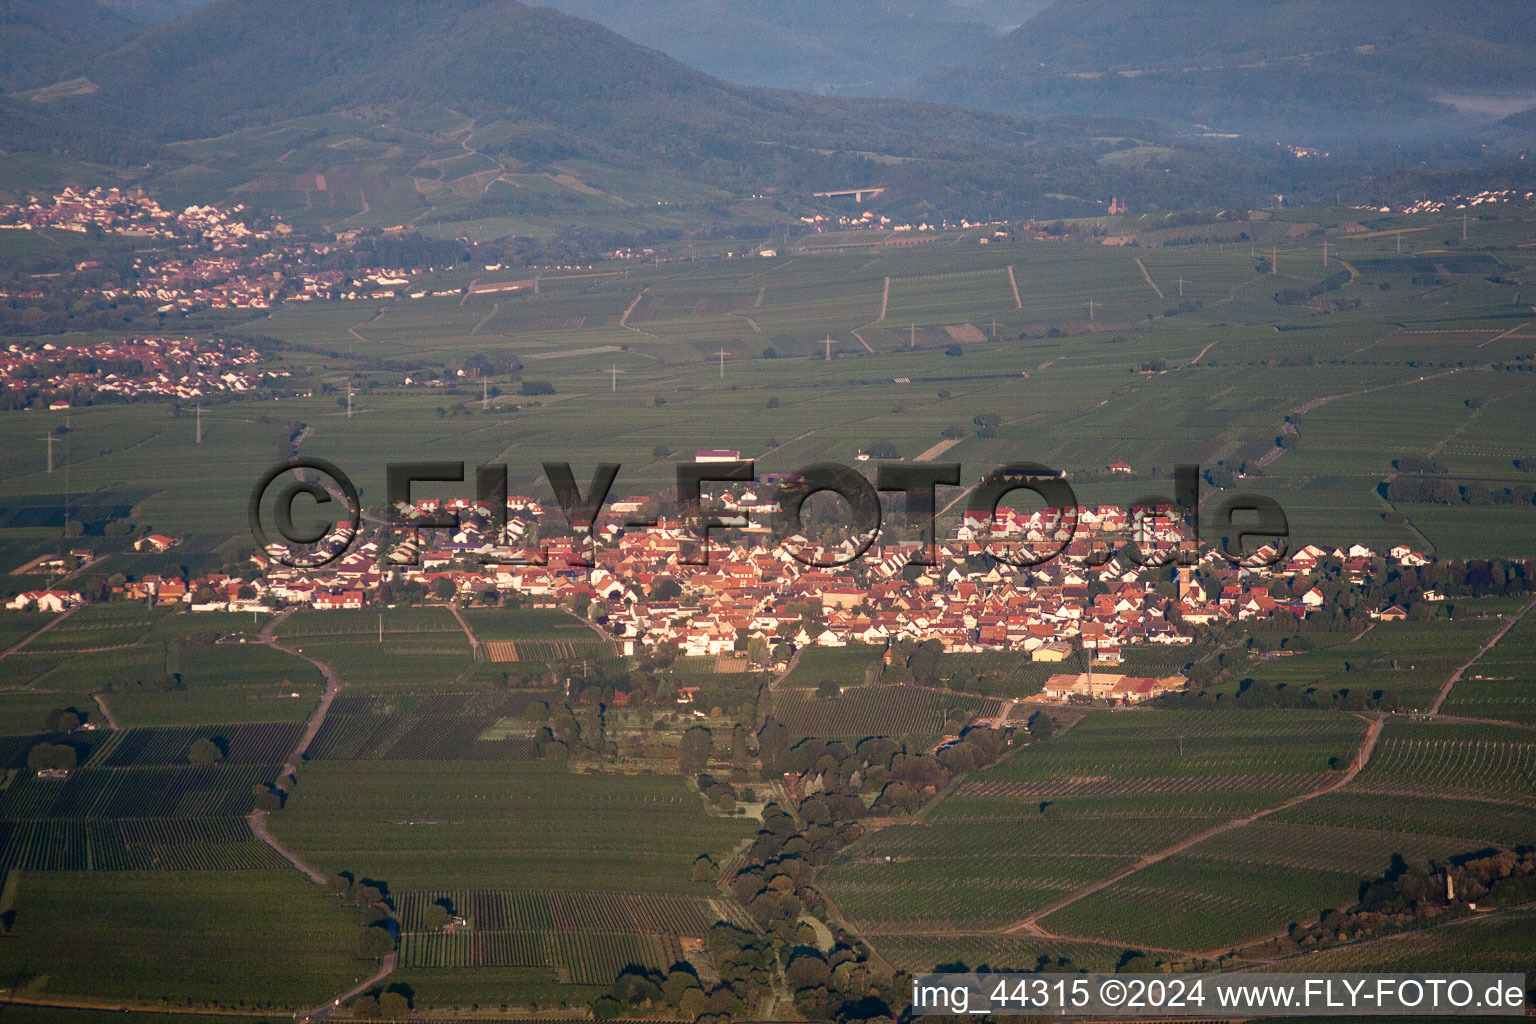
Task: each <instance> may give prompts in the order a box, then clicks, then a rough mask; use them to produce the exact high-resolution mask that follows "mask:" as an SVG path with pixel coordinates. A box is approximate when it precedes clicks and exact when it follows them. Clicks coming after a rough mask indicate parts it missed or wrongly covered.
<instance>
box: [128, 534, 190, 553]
mask: <svg viewBox="0 0 1536 1024" xmlns="http://www.w3.org/2000/svg"><path fill="white" fill-rule="evenodd" d="M178 543H180V542H179V541H178V540H177V539H176V538H175V537H167V536H166V535H165V534H163V533H151V534H149V535H148V536H145V537H140V538H139V539H138V540H136V541H134V542H133V550H135V551H154V552H161V551H169V550H170V549H171V548H173V547H175V546H176V545H177V544H178Z"/></svg>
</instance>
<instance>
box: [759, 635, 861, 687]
mask: <svg viewBox="0 0 1536 1024" xmlns="http://www.w3.org/2000/svg"><path fill="white" fill-rule="evenodd" d="M883 653H884V651H883V649H882V648H879V647H874V646H871V645H868V644H846V645H844V646H842V647H807V648H806V649H805V650H804V651H802V652H800V660H799V662H797V663H796V665H795V667H794V669H792V670H791V671H790V673H789V674H788V675H786V676H785V677H784V678H783V679H781V680H779V686H780V687H786V686H787V687H804V688H808V689H812V690H814V689H815V688H816V687H817V686H820V685H821V683H822V682H823V681H825V680H831V681H832V682H834V683H836V684H837V685H839V686H863V685H864V684H865V683H868V682H872V681H873V679H874V677H875V676H876V674H877V673H876V670H877V669H878V666H879V664H880V656H881V654H883Z"/></svg>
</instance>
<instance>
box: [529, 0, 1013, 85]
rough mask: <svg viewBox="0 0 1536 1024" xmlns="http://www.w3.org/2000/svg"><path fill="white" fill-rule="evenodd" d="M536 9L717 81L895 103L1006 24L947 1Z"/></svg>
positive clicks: (557, 3) (730, 0) (628, 3)
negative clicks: (607, 32) (601, 30)
mask: <svg viewBox="0 0 1536 1024" xmlns="http://www.w3.org/2000/svg"><path fill="white" fill-rule="evenodd" d="M539 2H540V4H541V5H542V6H547V7H552V8H555V9H556V10H560V11H564V12H565V13H566V14H570V15H573V16H575V17H578V18H585V19H587V20H589V21H595V22H597V23H598V24H601V25H605V26H607V27H608V28H611V29H613V30H614V31H615V32H618V33H619V34H620V35H623V36H625V37H627V38H629V39H633V40H634V41H635V42H638V43H642V44H644V45H646V46H650V47H654V48H655V49H658V50H661V51H662V52H664V53H667V54H669V55H671V56H673V57H676V58H677V59H678V60H680V61H682V62H683V63H685V64H687V65H689V66H691V67H695V68H698V69H699V70H701V71H705V72H707V73H709V74H711V75H715V76H717V77H719V78H723V79H726V80H727V81H731V82H738V83H741V84H744V85H766V86H772V87H774V88H780V89H795V90H798V91H801V92H813V93H822V94H826V93H835V94H845V95H850V94H851V95H861V96H894V95H901V94H902V92H903V91H906V90H909V89H910V87H911V86H912V84H913V82H914V81H915V80H916V79H917V78H918V77H919V76H921V75H923V74H924V73H926V72H928V71H931V70H933V69H934V68H937V67H941V66H943V65H946V64H953V63H956V62H958V61H961V60H963V59H964V58H965V57H966V55H967V54H969V53H973V52H975V50H976V49H977V48H979V47H982V46H985V45H987V44H989V43H991V42H992V41H994V40H995V39H996V38H997V35H998V31H997V30H998V25H997V23H996V22H995V20H992V19H995V18H996V17H1000V16H1001V17H1006V14H1007V12H1006V11H1001V10H1000V11H996V12H994V11H993V10H992V9H991V7H986V8H982V7H968V6H962V5H960V4H958V3H955V2H953V0H879V2H874V3H871V2H869V0H857V2H855V3H849V2H847V0H842V2H828V0H773V2H768V3H764V2H754V0H539ZM1015 24H1017V22H1015Z"/></svg>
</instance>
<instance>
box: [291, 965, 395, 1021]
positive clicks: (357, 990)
mask: <svg viewBox="0 0 1536 1024" xmlns="http://www.w3.org/2000/svg"><path fill="white" fill-rule="evenodd" d="M394 970H395V954H393V953H390V954H388V955H387V956H385V957H384V959H383V960H381V961H379V969H378V970H377V971H375V972H374V973H373V975H372V976H370V977H368V978H365V979H364V980H362V981H360V982H358V983H357V984H356V985H353V986H352V987H351V988H349V989H347V990H346V991H345V992H343V993H342V994H341V995H339V996H337V997H336V998H335V999H333V1000H332V1001H331V1002H329V1003H323V1004H321V1005H320V1006H317V1007H315V1008H314V1009H313V1010H310V1011H309V1012H308V1013H305V1014H304V1015H303V1016H299V1015H298V1014H295V1015H294V1016H295V1017H298V1019H299V1020H321V1019H324V1018H325V1017H328V1016H330V1013H331V1011H332V1010H334V1009H336V1008H337V1007H338V1006H340V1005H341V1004H342V1003H344V1002H346V1001H347V1000H349V999H351V998H352V997H353V996H356V995H361V994H362V993H364V992H366V991H368V990H369V989H370V988H372V987H373V986H375V985H377V984H379V983H380V982H382V981H383V980H384V979H385V978H387V977H389V976H390V974H392V973H393V972H394Z"/></svg>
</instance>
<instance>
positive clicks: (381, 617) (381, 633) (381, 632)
mask: <svg viewBox="0 0 1536 1024" xmlns="http://www.w3.org/2000/svg"><path fill="white" fill-rule="evenodd" d="M383 642H384V613H383V612H379V643H383Z"/></svg>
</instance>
